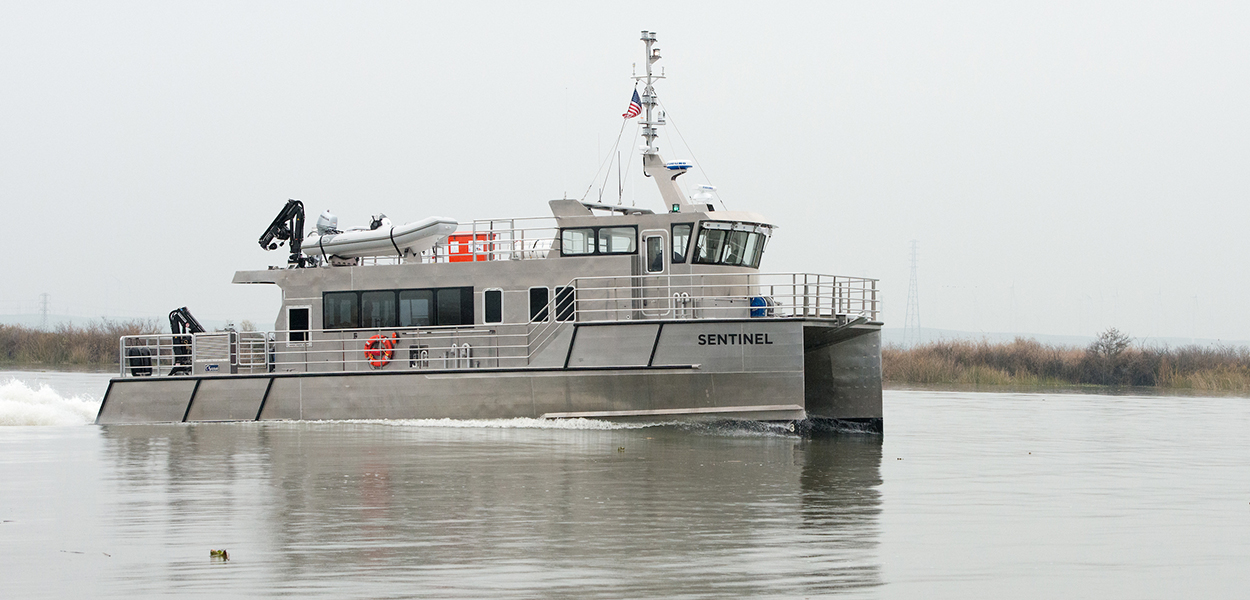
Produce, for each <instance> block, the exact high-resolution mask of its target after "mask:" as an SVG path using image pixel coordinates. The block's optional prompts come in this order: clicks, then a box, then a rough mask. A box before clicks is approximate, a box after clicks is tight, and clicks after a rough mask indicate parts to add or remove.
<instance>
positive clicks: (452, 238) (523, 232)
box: [360, 217, 560, 265]
mask: <svg viewBox="0 0 1250 600" xmlns="http://www.w3.org/2000/svg"><path fill="white" fill-rule="evenodd" d="M559 231H560V229H559V227H557V226H556V220H555V218H553V217H517V218H510V219H479V220H476V221H472V222H469V223H461V224H460V227H459V228H458V229H456V232H455V233H453V234H451V235H449V236H447V238H446V239H444V240H442V241H440V242H439V243H438V244H437V245H435V246H434V247H433V248H432V249H430V250H428V251H426V252H422V253H421V255H420V256H419V257H414V258H410V259H408V261H409V262H418V263H423V264H424V263H445V262H484V261H494V260H531V259H538V258H547V255H548V254H549V253H550V252H551V249H552V247H553V246H554V245H555V239H556V236H557V235H559ZM399 262H400V259H399V258H398V257H396V256H374V257H366V258H363V259H361V260H360V264H364V265H385V264H398V263H399Z"/></svg>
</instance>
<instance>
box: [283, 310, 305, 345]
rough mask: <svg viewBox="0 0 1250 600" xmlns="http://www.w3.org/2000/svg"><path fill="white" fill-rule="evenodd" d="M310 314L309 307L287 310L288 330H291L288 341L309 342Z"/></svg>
mask: <svg viewBox="0 0 1250 600" xmlns="http://www.w3.org/2000/svg"><path fill="white" fill-rule="evenodd" d="M308 313H309V309H308V307H307V306H301V307H299V308H288V309H287V311H286V328H287V329H289V330H290V332H289V334H288V337H287V339H288V341H292V342H306V341H308Z"/></svg>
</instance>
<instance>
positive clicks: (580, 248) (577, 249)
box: [560, 227, 595, 256]
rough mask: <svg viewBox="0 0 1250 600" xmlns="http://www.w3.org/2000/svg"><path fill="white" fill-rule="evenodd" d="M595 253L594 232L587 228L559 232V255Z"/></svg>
mask: <svg viewBox="0 0 1250 600" xmlns="http://www.w3.org/2000/svg"><path fill="white" fill-rule="evenodd" d="M594 253H595V230H594V229H591V228H589V227H585V228H578V229H565V230H563V231H561V232H560V254H561V255H563V256H577V255H579V254H594Z"/></svg>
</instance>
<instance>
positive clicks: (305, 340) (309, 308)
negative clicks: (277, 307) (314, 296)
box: [286, 304, 312, 347]
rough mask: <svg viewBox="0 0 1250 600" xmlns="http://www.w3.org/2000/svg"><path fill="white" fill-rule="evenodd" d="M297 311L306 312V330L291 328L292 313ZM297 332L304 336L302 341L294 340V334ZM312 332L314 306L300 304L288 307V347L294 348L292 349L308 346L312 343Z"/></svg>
mask: <svg viewBox="0 0 1250 600" xmlns="http://www.w3.org/2000/svg"><path fill="white" fill-rule="evenodd" d="M297 310H302V311H304V328H303V329H296V328H294V327H292V326H291V313H292V312H293V311H297ZM296 332H299V334H300V335H301V336H302V338H301V339H298V340H297V339H295V338H294V336H293V334H294V333H296ZM311 332H312V305H311V304H298V305H291V306H287V307H286V343H287V346H292V347H303V346H307V345H308V342H310V341H312V333H311Z"/></svg>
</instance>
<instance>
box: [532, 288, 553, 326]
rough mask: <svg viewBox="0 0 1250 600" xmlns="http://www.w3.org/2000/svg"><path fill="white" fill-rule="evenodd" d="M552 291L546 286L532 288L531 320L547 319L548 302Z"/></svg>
mask: <svg viewBox="0 0 1250 600" xmlns="http://www.w3.org/2000/svg"><path fill="white" fill-rule="evenodd" d="M548 293H550V291H549V290H548V289H547V288H545V287H532V288H530V322H539V321H546V320H547V302H548V301H549V300H550V297H549V296H548V295H547V294H548Z"/></svg>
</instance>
